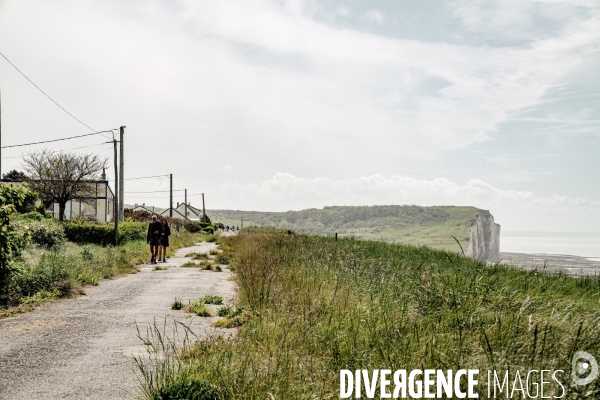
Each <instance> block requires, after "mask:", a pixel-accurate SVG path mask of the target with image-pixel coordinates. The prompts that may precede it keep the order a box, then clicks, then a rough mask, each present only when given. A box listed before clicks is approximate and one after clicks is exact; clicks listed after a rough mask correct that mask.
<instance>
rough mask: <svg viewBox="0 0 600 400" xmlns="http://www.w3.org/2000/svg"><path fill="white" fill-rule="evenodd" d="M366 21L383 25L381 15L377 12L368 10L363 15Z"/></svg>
mask: <svg viewBox="0 0 600 400" xmlns="http://www.w3.org/2000/svg"><path fill="white" fill-rule="evenodd" d="M365 19H366V20H367V21H371V22H376V23H378V24H379V25H383V13H382V12H381V11H379V10H370V11H368V12H367V13H366V14H365Z"/></svg>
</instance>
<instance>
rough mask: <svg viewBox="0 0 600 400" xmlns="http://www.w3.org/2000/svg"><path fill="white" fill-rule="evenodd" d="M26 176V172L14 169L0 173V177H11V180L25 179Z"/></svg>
mask: <svg viewBox="0 0 600 400" xmlns="http://www.w3.org/2000/svg"><path fill="white" fill-rule="evenodd" d="M27 178H28V176H27V174H25V173H24V172H22V171H17V170H16V169H13V170H12V171H10V172H7V173H6V174H3V175H2V179H11V180H13V181H26V180H27Z"/></svg>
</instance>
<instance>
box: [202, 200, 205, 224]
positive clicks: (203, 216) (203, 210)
mask: <svg viewBox="0 0 600 400" xmlns="http://www.w3.org/2000/svg"><path fill="white" fill-rule="evenodd" d="M202 222H206V209H205V208H204V193H202Z"/></svg>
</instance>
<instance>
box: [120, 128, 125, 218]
mask: <svg viewBox="0 0 600 400" xmlns="http://www.w3.org/2000/svg"><path fill="white" fill-rule="evenodd" d="M119 133H120V137H119V140H120V141H121V145H120V146H121V147H120V149H121V154H120V161H121V171H120V172H121V173H120V174H119V176H120V182H119V221H124V220H125V203H124V201H125V190H124V189H125V182H124V181H125V177H124V175H125V169H124V168H123V165H124V164H125V163H124V161H123V136H124V135H125V125H123V126H121V128H119Z"/></svg>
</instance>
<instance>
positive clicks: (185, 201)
mask: <svg viewBox="0 0 600 400" xmlns="http://www.w3.org/2000/svg"><path fill="white" fill-rule="evenodd" d="M184 190H185V192H184V193H185V200H184V201H183V202H184V204H185V215H184V217H185V219H188V217H187V189H184Z"/></svg>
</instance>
